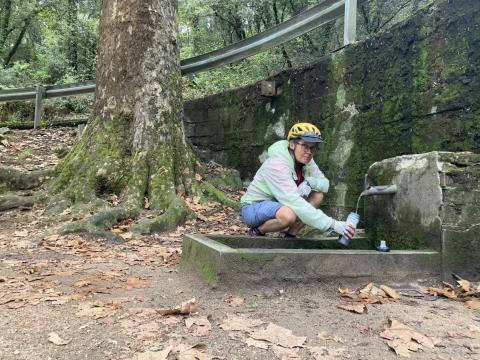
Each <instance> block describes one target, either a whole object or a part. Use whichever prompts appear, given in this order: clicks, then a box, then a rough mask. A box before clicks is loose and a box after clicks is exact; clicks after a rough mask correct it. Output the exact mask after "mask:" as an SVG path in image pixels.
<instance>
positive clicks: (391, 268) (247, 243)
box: [182, 235, 441, 285]
mask: <svg viewBox="0 0 480 360" xmlns="http://www.w3.org/2000/svg"><path fill="white" fill-rule="evenodd" d="M353 244H355V249H350V248H349V249H348V250H346V249H343V250H341V249H340V247H341V245H339V244H338V243H337V241H336V239H325V240H299V239H293V240H292V239H277V238H268V237H267V238H250V237H228V236H223V237H219V236H210V237H206V236H203V235H186V236H185V237H184V240H183V250H182V267H183V269H185V270H193V271H195V272H197V273H199V274H200V275H201V276H202V277H203V279H204V280H205V281H206V282H207V283H208V284H209V285H215V284H217V283H231V284H235V283H239V282H263V281H268V282H271V281H272V280H277V281H283V280H292V281H312V280H326V279H332V278H343V279H350V280H351V281H354V280H356V281H357V282H359V281H379V282H382V281H389V282H394V283H397V284H401V283H407V282H410V281H415V282H419V281H420V282H421V281H428V280H431V279H432V278H438V277H439V275H440V269H441V266H440V264H441V257H440V254H439V253H438V252H437V251H414V250H413V251H412V250H405V251H392V252H389V253H381V252H378V251H375V250H368V249H371V245H370V241H367V240H366V239H357V240H356V241H354V242H352V245H353Z"/></svg>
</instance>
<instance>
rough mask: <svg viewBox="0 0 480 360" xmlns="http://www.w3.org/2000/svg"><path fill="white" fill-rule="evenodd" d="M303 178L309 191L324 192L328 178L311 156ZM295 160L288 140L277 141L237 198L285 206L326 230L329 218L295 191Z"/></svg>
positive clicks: (330, 220) (247, 202)
mask: <svg viewBox="0 0 480 360" xmlns="http://www.w3.org/2000/svg"><path fill="white" fill-rule="evenodd" d="M303 174H304V178H305V180H307V181H308V183H309V184H310V187H311V188H312V190H313V191H317V192H323V193H326V192H328V188H329V181H328V179H327V178H326V177H325V175H324V174H323V173H322V172H321V171H320V169H319V168H318V166H317V164H315V161H313V159H312V160H311V161H310V162H309V163H308V164H306V165H305V167H304V170H303ZM296 180H297V174H296V172H295V162H294V160H293V157H292V155H291V154H290V152H289V151H288V141H287V140H280V141H277V142H276V143H274V144H273V145H272V146H270V147H269V148H268V158H267V160H266V161H265V162H264V163H263V164H262V166H261V167H260V169H259V170H258V171H257V173H256V174H255V177H254V178H253V181H252V182H251V183H250V185H249V186H248V189H247V192H246V193H245V195H244V196H243V197H242V199H241V203H242V204H243V205H246V204H252V203H255V202H258V201H264V200H274V201H278V202H279V203H280V204H282V205H285V206H288V207H289V208H290V209H292V210H293V212H294V213H295V214H296V215H297V216H298V217H299V218H300V220H302V221H303V222H304V223H305V224H307V225H310V226H312V227H314V228H317V229H319V230H321V231H327V230H328V229H329V228H330V226H331V225H332V222H333V219H332V218H331V217H329V216H327V215H325V213H324V212H323V211H322V210H319V209H316V208H315V207H313V206H312V205H311V204H310V203H309V202H308V201H306V200H305V199H304V198H303V197H301V196H300V194H299V193H298V191H297V184H296V182H295V181H296Z"/></svg>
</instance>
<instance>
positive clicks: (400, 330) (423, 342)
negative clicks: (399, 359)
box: [380, 319, 440, 357]
mask: <svg viewBox="0 0 480 360" xmlns="http://www.w3.org/2000/svg"><path fill="white" fill-rule="evenodd" d="M380 336H381V337H382V338H384V339H387V340H389V341H387V344H388V346H389V347H391V348H392V349H393V350H394V351H395V352H396V353H397V355H399V356H404V357H410V351H418V350H419V349H423V346H424V347H426V348H430V349H433V348H434V347H435V345H437V344H438V343H439V342H440V340H439V339H436V338H430V337H428V336H426V335H423V334H421V333H420V332H418V331H415V330H414V329H412V328H411V327H409V326H407V325H405V324H403V323H401V322H400V321H398V320H395V319H388V324H387V326H386V328H385V330H384V331H383V332H382V333H381V334H380Z"/></svg>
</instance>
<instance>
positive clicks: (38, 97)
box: [33, 85, 45, 129]
mask: <svg viewBox="0 0 480 360" xmlns="http://www.w3.org/2000/svg"><path fill="white" fill-rule="evenodd" d="M44 95H45V87H43V86H42V85H37V87H36V94H35V118H34V120H33V128H34V129H36V128H37V127H38V126H39V125H40V120H41V119H42V99H43V96H44Z"/></svg>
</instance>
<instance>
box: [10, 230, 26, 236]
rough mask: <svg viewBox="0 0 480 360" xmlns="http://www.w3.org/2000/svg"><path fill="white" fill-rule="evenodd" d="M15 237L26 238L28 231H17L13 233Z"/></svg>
mask: <svg viewBox="0 0 480 360" xmlns="http://www.w3.org/2000/svg"><path fill="white" fill-rule="evenodd" d="M13 236H15V237H26V236H28V230H17V231H15V232H14V233H13Z"/></svg>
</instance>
